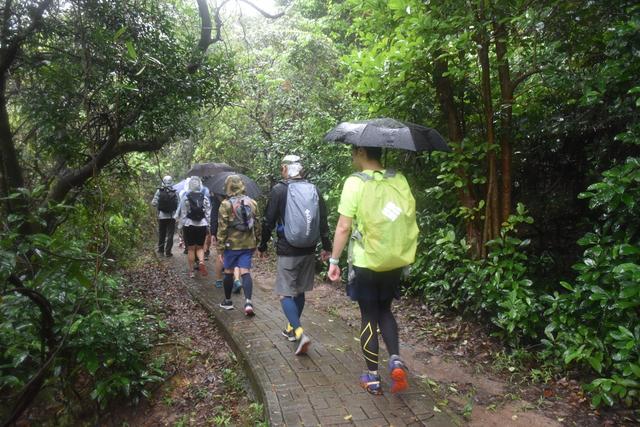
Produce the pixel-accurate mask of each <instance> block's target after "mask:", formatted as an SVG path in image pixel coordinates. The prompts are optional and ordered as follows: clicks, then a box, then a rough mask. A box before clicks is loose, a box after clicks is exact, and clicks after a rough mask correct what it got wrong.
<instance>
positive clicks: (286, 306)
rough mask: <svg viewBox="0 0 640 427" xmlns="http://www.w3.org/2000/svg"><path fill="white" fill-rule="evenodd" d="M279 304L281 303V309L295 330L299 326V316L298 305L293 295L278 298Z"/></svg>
mask: <svg viewBox="0 0 640 427" xmlns="http://www.w3.org/2000/svg"><path fill="white" fill-rule="evenodd" d="M280 305H282V311H283V312H284V315H285V316H286V317H287V320H288V321H289V324H290V325H291V326H292V327H293V330H294V331H295V330H296V329H298V328H299V327H300V316H298V306H297V305H296V302H295V301H294V299H293V297H282V298H281V299H280Z"/></svg>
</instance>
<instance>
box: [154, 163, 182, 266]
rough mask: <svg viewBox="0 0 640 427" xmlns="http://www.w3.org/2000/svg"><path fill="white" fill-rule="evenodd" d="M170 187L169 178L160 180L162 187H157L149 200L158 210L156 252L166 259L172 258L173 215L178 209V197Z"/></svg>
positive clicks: (174, 222)
mask: <svg viewBox="0 0 640 427" xmlns="http://www.w3.org/2000/svg"><path fill="white" fill-rule="evenodd" d="M172 185H173V178H171V176H169V175H167V176H165V177H164V178H162V186H160V187H158V189H157V190H156V193H155V194H154V195H153V200H151V204H152V205H153V206H155V207H156V208H158V252H160V254H164V255H165V256H167V257H170V256H173V254H172V253H171V248H172V247H173V233H174V231H175V227H176V220H175V218H174V215H175V212H176V210H177V209H178V195H177V194H176V190H175V189H174V188H173V187H172Z"/></svg>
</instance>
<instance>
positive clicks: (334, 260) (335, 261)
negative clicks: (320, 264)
mask: <svg viewBox="0 0 640 427" xmlns="http://www.w3.org/2000/svg"><path fill="white" fill-rule="evenodd" d="M329 264H333V265H338V264H340V260H339V259H335V258H329Z"/></svg>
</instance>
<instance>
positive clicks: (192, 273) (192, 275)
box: [189, 271, 196, 279]
mask: <svg viewBox="0 0 640 427" xmlns="http://www.w3.org/2000/svg"><path fill="white" fill-rule="evenodd" d="M189 277H191V278H192V279H195V277H196V273H195V272H193V271H190V272H189Z"/></svg>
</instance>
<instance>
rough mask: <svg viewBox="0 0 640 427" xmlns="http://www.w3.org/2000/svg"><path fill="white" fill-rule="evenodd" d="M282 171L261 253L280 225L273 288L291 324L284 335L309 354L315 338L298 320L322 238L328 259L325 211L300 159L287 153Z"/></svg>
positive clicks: (265, 224)
mask: <svg viewBox="0 0 640 427" xmlns="http://www.w3.org/2000/svg"><path fill="white" fill-rule="evenodd" d="M280 173H281V175H282V179H283V180H282V181H281V182H279V183H277V184H276V185H275V186H274V187H273V189H272V190H271V194H270V195H269V202H268V204H267V209H266V212H265V216H264V221H263V225H262V238H261V240H260V245H259V246H258V251H259V254H260V257H265V256H266V251H267V244H268V243H269V240H271V232H272V231H273V229H274V228H275V229H276V235H277V242H276V255H277V256H278V261H277V273H276V289H275V292H276V294H277V295H278V297H279V298H280V304H281V306H282V311H283V312H284V314H285V316H286V317H287V320H288V323H287V326H286V327H285V329H284V330H283V331H282V335H283V336H284V337H286V338H287V339H288V340H289V341H297V342H298V345H297V348H296V351H295V354H296V355H299V354H305V353H306V352H307V350H308V348H309V345H310V344H311V339H310V338H309V337H308V336H307V335H306V334H305V333H304V329H303V327H302V324H301V322H300V317H301V316H302V310H303V309H304V303H305V292H307V291H310V290H312V289H313V279H314V276H315V254H316V244H317V242H318V240H321V241H322V249H323V250H322V252H321V258H322V260H323V261H326V260H327V259H328V258H329V254H330V251H331V241H330V240H329V226H328V225H327V209H326V207H325V203H324V199H323V198H322V195H321V194H320V193H319V191H318V189H317V188H316V186H315V185H313V184H311V183H310V182H308V181H306V180H304V179H303V178H302V164H301V163H300V157H298V156H295V155H288V156H285V157H284V159H283V160H282V164H281V169H280Z"/></svg>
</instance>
